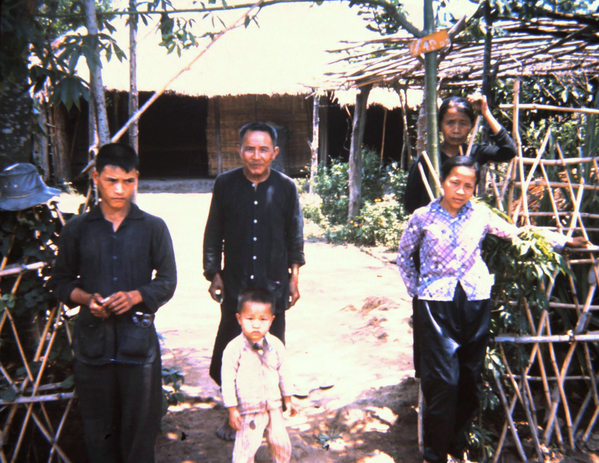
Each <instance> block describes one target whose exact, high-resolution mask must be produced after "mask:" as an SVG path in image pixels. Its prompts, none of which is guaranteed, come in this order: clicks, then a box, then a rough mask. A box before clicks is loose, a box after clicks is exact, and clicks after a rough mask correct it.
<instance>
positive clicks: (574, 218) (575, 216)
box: [566, 175, 584, 238]
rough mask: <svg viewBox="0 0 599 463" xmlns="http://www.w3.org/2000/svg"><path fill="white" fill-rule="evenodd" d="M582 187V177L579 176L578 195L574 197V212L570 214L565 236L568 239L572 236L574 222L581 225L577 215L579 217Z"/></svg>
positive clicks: (574, 226)
mask: <svg viewBox="0 0 599 463" xmlns="http://www.w3.org/2000/svg"><path fill="white" fill-rule="evenodd" d="M583 186H584V177H583V176H582V175H581V176H580V188H578V194H577V195H576V200H575V202H574V212H573V213H572V219H571V221H570V227H568V233H567V234H566V236H567V237H568V238H569V237H571V236H572V232H573V231H574V228H576V222H579V223H581V224H582V221H581V219H580V216H579V215H580V206H581V204H582V195H583V194H584V188H582V187H583ZM583 226H584V225H583Z"/></svg>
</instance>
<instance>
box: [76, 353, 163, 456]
mask: <svg viewBox="0 0 599 463" xmlns="http://www.w3.org/2000/svg"><path fill="white" fill-rule="evenodd" d="M161 370H162V365H161V360H160V355H158V356H157V359H156V360H155V361H154V362H153V363H150V364H145V365H127V364H121V363H113V364H108V365H89V364H86V363H83V362H81V361H78V360H75V388H76V391H77V397H78V398H79V408H80V410H81V418H82V420H83V430H84V435H85V446H86V448H87V453H88V456H89V460H90V462H91V463H154V452H155V445H156V437H157V436H158V432H159V431H160V419H161V417H162V372H161Z"/></svg>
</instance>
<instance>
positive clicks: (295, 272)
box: [289, 264, 300, 308]
mask: <svg viewBox="0 0 599 463" xmlns="http://www.w3.org/2000/svg"><path fill="white" fill-rule="evenodd" d="M299 298H300V293H299V265H297V264H292V266H291V277H290V278H289V308H291V307H293V306H294V305H295V303H296V302H297V301H298V300H299Z"/></svg>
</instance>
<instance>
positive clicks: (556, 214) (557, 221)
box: [540, 164, 563, 233]
mask: <svg viewBox="0 0 599 463" xmlns="http://www.w3.org/2000/svg"><path fill="white" fill-rule="evenodd" d="M540 167H541V172H543V177H545V180H546V181H547V189H548V190H549V199H550V201H551V207H552V208H553V212H554V213H555V223H556V224H557V228H558V230H559V231H560V233H561V232H562V231H563V227H562V223H561V221H560V218H559V211H558V208H557V204H555V197H554V196H553V194H554V193H553V188H551V182H550V181H549V176H548V175H547V169H545V166H544V165H543V164H541V165H540Z"/></svg>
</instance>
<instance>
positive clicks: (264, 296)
mask: <svg viewBox="0 0 599 463" xmlns="http://www.w3.org/2000/svg"><path fill="white" fill-rule="evenodd" d="M246 302H258V303H259V304H268V305H269V306H270V313H271V314H273V315H274V313H275V304H276V300H275V296H274V294H273V293H272V292H270V291H269V290H268V289H265V288H249V289H244V290H242V291H241V293H239V297H238V298H237V313H241V311H242V310H243V306H244V305H245V304H246Z"/></svg>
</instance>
